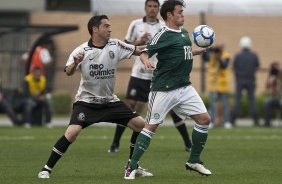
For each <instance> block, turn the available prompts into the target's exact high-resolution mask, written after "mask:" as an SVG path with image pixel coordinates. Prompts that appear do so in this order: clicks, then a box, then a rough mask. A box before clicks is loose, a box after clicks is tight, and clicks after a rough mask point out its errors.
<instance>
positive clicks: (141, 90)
mask: <svg viewBox="0 0 282 184" xmlns="http://www.w3.org/2000/svg"><path fill="white" fill-rule="evenodd" d="M150 85H151V80H145V79H138V78H136V77H132V76H131V77H130V80H129V83H128V87H127V93H126V98H127V99H131V100H135V101H139V102H148V98H149V93H150Z"/></svg>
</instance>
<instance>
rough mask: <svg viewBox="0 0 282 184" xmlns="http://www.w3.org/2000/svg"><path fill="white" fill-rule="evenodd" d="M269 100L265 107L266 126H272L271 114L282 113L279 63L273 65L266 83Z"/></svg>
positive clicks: (281, 73)
mask: <svg viewBox="0 0 282 184" xmlns="http://www.w3.org/2000/svg"><path fill="white" fill-rule="evenodd" d="M266 89H267V95H268V96H267V98H266V101H265V105H264V125H265V126H267V127H270V126H271V112H272V110H273V109H275V110H278V113H280V114H281V113H282V110H281V109H282V104H281V103H282V72H281V70H280V66H279V63H278V62H273V63H272V64H271V67H270V70H269V74H268V77H267V81H266Z"/></svg>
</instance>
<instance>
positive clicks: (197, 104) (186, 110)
mask: <svg viewBox="0 0 282 184" xmlns="http://www.w3.org/2000/svg"><path fill="white" fill-rule="evenodd" d="M181 94H182V95H180V96H179V101H180V103H179V104H178V105H177V106H175V107H174V108H173V111H174V112H175V113H176V114H177V115H178V116H180V118H182V119H185V118H186V117H187V116H189V117H191V116H193V115H198V114H204V113H207V109H206V106H205V104H204V102H203V100H202V99H201V97H200V95H199V94H198V93H197V91H196V90H195V89H194V87H193V86H187V87H186V88H183V89H182V91H181Z"/></svg>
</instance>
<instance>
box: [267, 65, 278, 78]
mask: <svg viewBox="0 0 282 184" xmlns="http://www.w3.org/2000/svg"><path fill="white" fill-rule="evenodd" d="M278 67H279V63H278V62H273V63H271V65H270V70H269V75H275V76H278V75H279V68H278Z"/></svg>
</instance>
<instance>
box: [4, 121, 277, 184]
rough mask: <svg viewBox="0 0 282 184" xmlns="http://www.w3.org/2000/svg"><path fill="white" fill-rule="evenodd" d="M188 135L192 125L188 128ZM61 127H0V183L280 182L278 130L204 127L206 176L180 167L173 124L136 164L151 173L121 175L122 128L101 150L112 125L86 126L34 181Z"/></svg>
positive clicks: (182, 158) (123, 157)
mask: <svg viewBox="0 0 282 184" xmlns="http://www.w3.org/2000/svg"><path fill="white" fill-rule="evenodd" d="M188 129H189V132H190V133H191V129H192V127H189V128H188ZM64 130H65V128H64V127H60V128H53V129H47V128H32V129H24V128H8V127H1V128H0V150H1V154H0V160H1V163H0V183H1V184H15V183H21V184H33V183H44V184H45V183H52V184H53V183H58V184H72V183H73V184H78V183H82V184H88V183H89V184H90V183H91V184H93V183H95V184H109V183H111V184H121V183H135V184H139V183H146V184H147V183H149V184H150V183H154V184H158V183H160V184H171V183H175V184H176V183H179V184H181V183H183V184H184V183H185V184H187V183H192V184H226V183H228V184H232V183H234V184H235V183H236V184H238V183H240V184H260V183H262V184H265V183H267V184H272V183H273V184H274V183H281V179H282V175H281V163H282V156H281V153H282V146H281V142H282V129H281V128H234V129H232V130H225V129H221V128H214V129H210V130H209V138H208V142H207V144H206V147H205V150H204V152H203V154H202V157H201V158H202V160H203V161H204V162H205V165H206V167H207V168H208V169H210V170H211V171H212V173H213V174H212V176H209V177H206V176H201V175H199V174H198V173H195V172H190V171H186V170H185V167H184V164H185V162H186V160H187V159H188V156H189V153H187V152H185V151H184V145H183V141H182V139H181V137H180V135H179V134H178V132H177V130H176V129H175V128H173V127H160V128H159V129H158V132H157V134H156V135H155V136H154V138H153V140H152V142H151V145H150V147H149V150H148V151H147V152H146V153H145V154H144V155H143V157H142V159H141V164H140V165H141V166H142V167H144V168H148V170H149V171H151V172H153V174H154V175H155V176H154V177H150V178H136V180H134V181H125V180H124V179H123V174H124V166H125V164H126V162H127V159H128V145H129V144H128V141H129V139H130V135H131V131H130V130H126V132H125V134H124V136H123V137H122V140H121V146H120V151H119V152H118V153H111V154H109V153H107V149H108V148H109V146H110V144H111V141H112V137H113V133H114V129H113V128H112V127H90V128H87V129H85V130H83V131H82V132H81V134H80V135H79V137H78V139H77V140H76V142H75V143H74V144H73V145H71V146H70V148H69V150H68V151H67V152H66V154H65V155H64V156H63V157H62V158H61V160H60V161H59V162H58V164H57V165H56V166H55V168H54V169H53V172H52V175H51V179H49V180H39V179H37V174H38V171H39V170H40V169H41V167H42V166H43V165H44V164H45V162H46V161H47V158H48V157H49V154H50V151H51V149H52V147H53V145H54V143H55V142H56V141H57V139H58V138H59V137H60V136H61V135H62V134H63V133H64Z"/></svg>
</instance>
